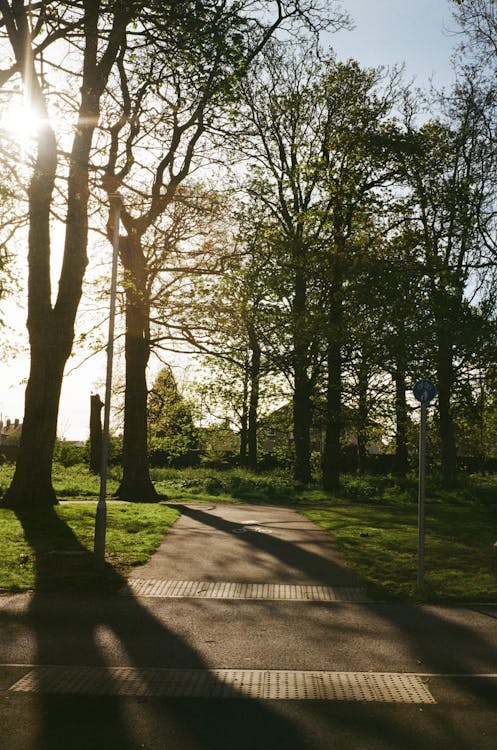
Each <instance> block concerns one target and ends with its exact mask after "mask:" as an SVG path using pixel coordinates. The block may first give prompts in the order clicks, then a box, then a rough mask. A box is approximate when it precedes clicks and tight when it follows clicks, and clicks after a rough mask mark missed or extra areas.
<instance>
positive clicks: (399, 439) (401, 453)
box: [394, 368, 409, 477]
mask: <svg viewBox="0 0 497 750" xmlns="http://www.w3.org/2000/svg"><path fill="white" fill-rule="evenodd" d="M394 380H395V473H396V474H398V475H399V476H401V477H403V476H405V475H406V473H407V469H408V464H409V454H408V448H407V424H408V416H407V400H406V375H405V372H404V370H403V369H401V368H398V369H397V370H396V371H395V375H394Z"/></svg>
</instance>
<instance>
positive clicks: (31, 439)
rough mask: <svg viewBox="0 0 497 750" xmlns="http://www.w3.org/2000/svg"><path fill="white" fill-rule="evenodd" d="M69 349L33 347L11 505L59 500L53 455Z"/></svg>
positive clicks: (8, 495) (6, 500) (7, 497)
mask: <svg viewBox="0 0 497 750" xmlns="http://www.w3.org/2000/svg"><path fill="white" fill-rule="evenodd" d="M66 359H67V354H66V352H65V350H61V349H60V348H59V347H57V346H55V345H54V343H53V339H52V343H51V344H49V343H48V342H44V345H42V346H39V347H33V348H32V349H31V369H30V374H29V380H28V385H27V388H26V395H25V411H24V420H23V425H22V433H21V444H20V449H19V455H18V458H17V463H16V470H15V473H14V477H13V480H12V483H11V485H10V487H9V489H8V490H7V493H6V495H5V498H4V501H3V502H4V504H5V505H6V506H8V507H32V506H37V507H40V506H51V505H55V504H56V503H57V499H56V496H55V491H54V489H53V486H52V459H53V451H54V444H55V439H56V435H57V416H58V408H59V398H60V390H61V387H62V375H63V371H64V365H65V362H66Z"/></svg>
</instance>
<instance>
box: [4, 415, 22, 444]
mask: <svg viewBox="0 0 497 750" xmlns="http://www.w3.org/2000/svg"><path fill="white" fill-rule="evenodd" d="M21 431H22V422H19V420H18V419H14V421H13V422H12V421H11V420H10V419H7V420H6V421H5V422H3V421H2V420H0V445H9V444H10V443H17V442H18V439H19V438H20V437H21Z"/></svg>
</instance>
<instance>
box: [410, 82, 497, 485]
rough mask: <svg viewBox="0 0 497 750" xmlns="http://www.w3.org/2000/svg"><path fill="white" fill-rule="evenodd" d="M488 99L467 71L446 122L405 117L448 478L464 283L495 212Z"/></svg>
mask: <svg viewBox="0 0 497 750" xmlns="http://www.w3.org/2000/svg"><path fill="white" fill-rule="evenodd" d="M493 102H495V95H494V94H493V93H492V92H490V91H488V90H487V91H485V90H484V91H481V90H478V88H477V87H476V86H475V84H474V81H473V80H471V79H469V78H466V77H465V78H463V79H462V80H461V81H460V82H458V83H457V84H456V86H455V89H454V91H453V92H452V96H451V98H449V99H447V100H445V102H444V105H445V120H438V121H437V120H434V121H431V122H428V123H426V124H425V125H423V126H422V127H421V128H419V129H415V128H414V129H413V128H411V127H410V123H409V122H408V137H409V138H412V139H414V142H415V143H416V148H415V149H414V150H413V151H412V153H411V154H410V155H409V156H406V158H405V160H404V167H405V175H406V180H407V182H408V184H409V186H410V188H411V190H412V197H413V210H412V216H411V222H412V224H413V226H414V227H416V230H415V231H418V233H419V237H420V248H422V253H423V263H424V266H425V273H426V275H427V277H428V279H429V296H430V302H429V304H430V310H431V315H432V319H433V336H434V371H435V374H436V381H437V388H438V414H439V428H440V442H441V452H442V470H443V475H444V478H445V480H446V481H447V482H449V483H450V482H453V481H454V479H455V476H456V433H455V424H454V416H453V411H452V402H453V393H454V387H455V384H456V381H457V367H458V358H459V356H460V354H461V353H462V349H461V347H460V346H459V345H458V344H459V343H460V341H459V331H461V330H462V329H463V328H464V316H465V309H466V304H467V286H468V284H469V282H470V281H471V280H472V282H473V283H475V282H476V272H477V270H478V267H479V266H480V265H481V264H482V262H483V260H484V251H485V244H484V242H483V241H482V229H483V227H485V226H488V221H489V218H490V220H491V218H492V217H493V215H494V210H493V185H492V182H493V176H494V175H495V153H494V151H493V148H492V145H491V143H490V142H489V140H488V137H487V118H486V116H487V114H488V107H489V106H493ZM494 184H495V183H494Z"/></svg>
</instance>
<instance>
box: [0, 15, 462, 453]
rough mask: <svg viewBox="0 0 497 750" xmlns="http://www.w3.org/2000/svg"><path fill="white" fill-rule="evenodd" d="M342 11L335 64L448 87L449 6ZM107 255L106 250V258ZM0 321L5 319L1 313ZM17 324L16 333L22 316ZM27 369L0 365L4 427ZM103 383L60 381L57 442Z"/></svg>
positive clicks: (85, 417)
mask: <svg viewBox="0 0 497 750" xmlns="http://www.w3.org/2000/svg"><path fill="white" fill-rule="evenodd" d="M343 5H344V7H345V8H347V10H348V11H349V13H350V15H351V16H352V18H353V19H354V22H355V29H354V30H353V31H341V32H339V33H337V34H334V35H332V36H330V37H329V43H330V44H331V45H332V46H333V47H334V49H335V51H336V53H337V55H338V57H339V58H340V59H347V58H349V57H352V58H355V59H357V60H359V62H360V63H361V64H363V65H366V66H378V65H387V66H391V65H394V64H402V63H405V75H406V79H407V80H411V79H415V81H416V84H417V85H418V86H420V87H427V86H428V85H429V83H430V80H433V83H434V84H435V85H436V86H447V85H450V83H451V81H452V79H453V74H452V69H451V64H450V57H451V54H452V51H453V48H454V46H455V44H456V41H457V40H456V39H455V37H454V35H453V34H451V33H450V30H451V29H453V28H454V21H453V19H452V16H451V6H452V3H451V2H450V0H343ZM110 252H111V249H110V247H109V257H110ZM5 317H6V318H7V319H8V312H7V311H6V315H5ZM18 319H19V321H20V324H19V325H20V331H21V333H22V331H23V329H22V322H23V321H24V319H25V313H21V314H20V316H18ZM118 325H119V320H118ZM121 325H122V323H121ZM117 332H118V333H122V331H117ZM25 340H26V339H25ZM81 359H82V357H81V356H79V355H77V356H75V357H73V358H72V359H71V361H70V362H69V363H68V366H67V368H66V372H67V371H69V370H70V369H71V368H73V367H74V365H75V364H77V362H79V361H81ZM28 366H29V365H28V361H27V359H26V356H25V355H24V356H22V355H19V356H18V357H16V358H15V359H12V358H10V359H9V360H8V361H2V362H0V373H1V377H0V414H1V415H2V416H3V419H4V421H5V419H6V418H10V419H12V420H13V419H15V418H19V419H20V420H21V419H22V416H23V412H24V384H23V383H22V381H23V380H24V379H25V378H26V377H27V374H28ZM104 378H105V358H104V357H102V356H100V357H98V358H97V359H93V360H90V361H89V362H88V363H86V364H84V365H83V366H81V367H79V368H78V369H77V370H75V371H73V373H72V374H70V375H68V376H66V378H65V380H64V385H63V391H62V399H61V405H60V416H59V435H60V436H61V437H64V438H66V439H68V440H79V439H81V440H84V439H86V438H87V436H88V425H89V407H90V394H91V393H92V392H94V391H95V389H97V391H98V392H99V393H100V394H101V397H102V399H103V397H104V392H103V381H104Z"/></svg>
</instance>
